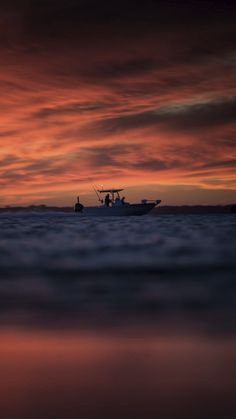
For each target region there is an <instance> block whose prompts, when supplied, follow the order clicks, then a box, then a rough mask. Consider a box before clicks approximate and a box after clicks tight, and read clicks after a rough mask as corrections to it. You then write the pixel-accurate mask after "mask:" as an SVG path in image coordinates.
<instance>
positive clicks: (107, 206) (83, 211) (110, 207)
mask: <svg viewBox="0 0 236 419" xmlns="http://www.w3.org/2000/svg"><path fill="white" fill-rule="evenodd" d="M123 190H124V189H95V193H96V195H97V197H98V199H99V202H100V205H99V206H92V207H86V206H84V205H82V204H81V203H80V200H79V197H78V198H77V203H76V204H75V212H76V213H78V214H80V215H85V216H89V217H90V216H92V217H94V216H95V217H108V216H112V217H116V216H117V217H123V216H132V215H145V214H148V213H149V212H150V211H151V210H152V209H153V208H155V207H156V206H157V205H159V204H160V202H161V200H160V199H157V200H148V199H142V200H141V202H139V203H133V204H132V203H129V202H126V201H125V198H124V197H123V198H121V197H120V192H121V191H123ZM102 194H106V195H105V198H104V199H103V198H102ZM110 194H111V197H110Z"/></svg>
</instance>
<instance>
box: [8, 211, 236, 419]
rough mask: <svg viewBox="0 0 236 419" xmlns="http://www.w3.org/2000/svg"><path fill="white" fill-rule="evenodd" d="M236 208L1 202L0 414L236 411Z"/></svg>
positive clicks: (25, 418) (215, 414) (223, 416)
mask: <svg viewBox="0 0 236 419" xmlns="http://www.w3.org/2000/svg"><path fill="white" fill-rule="evenodd" d="M235 249H236V216H235V215H234V214H228V215H224V214H220V215H178V216H174V215H159V216H157V217H151V216H147V217H140V218H138V217H137V218H136V217H134V218H125V219H119V218H117V219H109V220H106V219H103V220H102V219H100V220H99V219H94V220H88V219H79V218H78V217H76V216H75V215H74V214H60V213H59V214H58V213H57V214H56V213H55V214H53V213H48V214H24V213H22V214H1V215H0V266H1V279H0V301H1V306H0V312H1V316H0V371H1V374H0V419H34V418H35V419H36V418H37V419H54V418H55V419H72V418H73V419H77V418H78V419H80V418H81V419H83V418H85V419H90V418H91V419H94V418H96V419H97V418H104V419H108V418H109V419H110V418H117V419H118V418H142V419H143V418H145V419H153V418H160V419H162V418H164V419H172V418H182V419H185V418H193V419H195V418H196V419H202V418H203V419H204V418H216V419H217V418H218V419H219V418H220V419H227V418H230V419H231V418H235V417H236V403H235V389H236V374H235V373H236V371H235V366H236V364H235V361H236V355H235V354H236V337H235V336H236V335H235V328H236V327H235V326H236V317H235V314H236V313H235V311H236V310H235V300H236V294H235V291H236V283H235V277H236V252H235Z"/></svg>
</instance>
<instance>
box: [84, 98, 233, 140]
mask: <svg viewBox="0 0 236 419" xmlns="http://www.w3.org/2000/svg"><path fill="white" fill-rule="evenodd" d="M235 117H236V98H232V99H224V100H220V101H211V102H208V103H200V104H186V105H185V104H184V103H183V104H180V105H176V106H174V105H172V106H170V107H166V108H159V109H157V110H150V111H145V112H139V113H131V114H129V115H123V116H117V117H112V118H108V119H104V120H102V121H100V122H95V123H92V124H90V125H88V126H87V130H88V132H89V133H91V134H92V133H94V134H95V135H97V134H101V133H103V134H107V135H110V134H115V133H120V132H125V131H128V130H132V129H137V128H148V127H153V126H157V127H158V126H159V127H161V128H162V129H166V130H174V131H175V130H179V131H191V130H194V131H196V130H202V129H206V128H209V127H212V126H217V125H224V124H227V123H235ZM85 129H86V128H85Z"/></svg>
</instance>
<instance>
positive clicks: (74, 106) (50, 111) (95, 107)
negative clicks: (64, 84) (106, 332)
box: [34, 102, 114, 118]
mask: <svg viewBox="0 0 236 419" xmlns="http://www.w3.org/2000/svg"><path fill="white" fill-rule="evenodd" d="M113 106H114V104H112V103H110V104H108V103H106V104H105V103H92V102H88V103H71V104H68V105H63V106H59V107H51V108H41V109H40V110H39V111H37V112H35V113H34V116H36V117H37V118H48V117H50V116H60V115H73V114H79V113H82V112H94V111H99V110H102V109H106V108H109V109H110V108H111V107H113Z"/></svg>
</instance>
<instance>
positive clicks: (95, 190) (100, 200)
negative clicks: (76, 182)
mask: <svg viewBox="0 0 236 419" xmlns="http://www.w3.org/2000/svg"><path fill="white" fill-rule="evenodd" d="M92 187H93V190H94V192H95V194H96V195H97V197H98V200H99V202H103V201H102V199H101V198H100V195H99V193H98V191H97V189H96V188H97V187H96V185H95V186H93V185H92Z"/></svg>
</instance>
